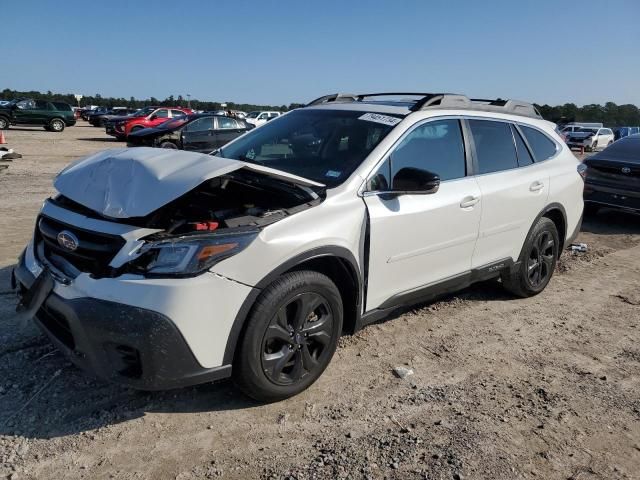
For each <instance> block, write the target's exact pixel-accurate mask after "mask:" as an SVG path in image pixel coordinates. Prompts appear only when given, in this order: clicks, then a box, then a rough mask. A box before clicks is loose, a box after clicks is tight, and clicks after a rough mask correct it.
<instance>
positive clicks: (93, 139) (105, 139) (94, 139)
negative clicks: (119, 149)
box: [76, 137, 126, 145]
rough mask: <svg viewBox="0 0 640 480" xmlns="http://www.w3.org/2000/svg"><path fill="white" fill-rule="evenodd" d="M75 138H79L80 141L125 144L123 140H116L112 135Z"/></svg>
mask: <svg viewBox="0 0 640 480" xmlns="http://www.w3.org/2000/svg"><path fill="white" fill-rule="evenodd" d="M76 140H80V141H81V142H105V143H119V144H123V145H126V141H125V140H118V139H117V138H113V137H91V138H76Z"/></svg>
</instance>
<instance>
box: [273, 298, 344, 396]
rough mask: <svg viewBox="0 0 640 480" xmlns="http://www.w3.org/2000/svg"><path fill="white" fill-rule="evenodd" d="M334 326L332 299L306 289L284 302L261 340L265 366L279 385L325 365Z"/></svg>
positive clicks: (301, 377)
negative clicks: (330, 300) (330, 302)
mask: <svg viewBox="0 0 640 480" xmlns="http://www.w3.org/2000/svg"><path fill="white" fill-rule="evenodd" d="M333 327H334V322H333V312H332V310H331V306H330V304H329V301H328V300H327V299H326V298H324V297H323V296H322V295H321V294H319V293H315V292H305V293H301V294H299V295H297V296H296V297H294V298H293V299H291V300H290V301H289V302H288V303H287V304H286V305H284V306H282V307H281V308H280V309H279V310H278V312H277V313H276V314H275V315H274V316H273V318H272V319H271V321H270V323H269V326H268V327H267V330H266V332H265V335H264V339H263V341H262V368H263V370H264V373H265V375H266V376H267V378H269V380H271V381H272V382H273V383H275V384H276V385H292V384H294V383H296V382H298V381H300V380H302V379H303V378H304V377H305V376H307V375H314V374H316V373H317V370H318V369H319V368H320V367H322V366H323V364H324V360H325V358H324V357H326V356H327V354H332V353H333V351H332V349H331V348H329V347H330V344H331V340H332V337H333V334H332V331H333Z"/></svg>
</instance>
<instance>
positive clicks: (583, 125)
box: [560, 122, 604, 135]
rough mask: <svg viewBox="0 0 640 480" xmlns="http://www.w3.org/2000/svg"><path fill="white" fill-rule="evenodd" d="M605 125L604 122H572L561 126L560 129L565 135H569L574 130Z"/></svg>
mask: <svg viewBox="0 0 640 480" xmlns="http://www.w3.org/2000/svg"><path fill="white" fill-rule="evenodd" d="M602 127H604V125H603V124H602V123H596V122H591V123H589V122H571V123H566V124H564V125H562V126H561V127H560V131H561V132H562V133H564V134H565V135H569V134H571V133H573V132H577V131H579V130H580V129H581V128H602Z"/></svg>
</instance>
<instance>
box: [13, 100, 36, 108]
mask: <svg viewBox="0 0 640 480" xmlns="http://www.w3.org/2000/svg"><path fill="white" fill-rule="evenodd" d="M16 106H17V107H18V108H19V109H20V110H35V109H36V102H35V101H34V100H21V101H19V102H18V103H16Z"/></svg>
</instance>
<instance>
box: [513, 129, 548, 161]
mask: <svg viewBox="0 0 640 480" xmlns="http://www.w3.org/2000/svg"><path fill="white" fill-rule="evenodd" d="M520 128H521V129H522V133H524V136H525V137H526V139H527V142H529V146H530V147H531V149H532V150H533V155H534V157H535V158H536V162H542V161H543V160H547V159H548V158H551V157H553V156H554V155H555V154H556V144H555V142H553V140H551V139H550V138H549V137H547V136H546V135H545V134H544V133H542V132H541V131H539V130H536V129H535V128H531V127H527V126H524V125H520Z"/></svg>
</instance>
